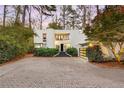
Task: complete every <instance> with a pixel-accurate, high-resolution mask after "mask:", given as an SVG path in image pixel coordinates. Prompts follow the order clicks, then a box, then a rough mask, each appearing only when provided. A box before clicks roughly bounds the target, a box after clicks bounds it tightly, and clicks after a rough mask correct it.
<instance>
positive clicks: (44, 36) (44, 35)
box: [43, 33, 46, 42]
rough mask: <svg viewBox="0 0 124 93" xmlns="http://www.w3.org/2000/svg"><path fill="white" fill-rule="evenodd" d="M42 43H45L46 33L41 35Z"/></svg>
mask: <svg viewBox="0 0 124 93" xmlns="http://www.w3.org/2000/svg"><path fill="white" fill-rule="evenodd" d="M43 42H46V33H43Z"/></svg>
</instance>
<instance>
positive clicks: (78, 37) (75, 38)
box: [34, 29, 86, 53]
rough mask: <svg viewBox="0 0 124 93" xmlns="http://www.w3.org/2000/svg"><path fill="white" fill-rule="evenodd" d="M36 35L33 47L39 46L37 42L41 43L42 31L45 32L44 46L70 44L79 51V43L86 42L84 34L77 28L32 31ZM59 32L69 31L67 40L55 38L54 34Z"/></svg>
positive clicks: (52, 46) (53, 46)
mask: <svg viewBox="0 0 124 93" xmlns="http://www.w3.org/2000/svg"><path fill="white" fill-rule="evenodd" d="M34 32H35V33H36V34H37V36H34V43H35V47H36V48H39V47H38V45H37V43H41V44H42V43H43V37H42V35H43V33H46V47H48V48H55V47H56V44H58V45H60V44H65V45H66V44H68V45H69V44H70V46H71V47H74V48H77V50H78V53H79V48H80V47H81V46H80V45H79V44H82V43H86V41H85V39H86V36H85V35H84V34H82V33H81V31H79V30H53V29H47V30H35V31H34ZM58 33H59V34H61V33H69V40H63V41H61V40H59V41H58V40H55V34H58Z"/></svg>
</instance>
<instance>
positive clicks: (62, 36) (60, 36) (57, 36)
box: [55, 34, 69, 40]
mask: <svg viewBox="0 0 124 93" xmlns="http://www.w3.org/2000/svg"><path fill="white" fill-rule="evenodd" d="M55 39H56V40H69V34H55Z"/></svg>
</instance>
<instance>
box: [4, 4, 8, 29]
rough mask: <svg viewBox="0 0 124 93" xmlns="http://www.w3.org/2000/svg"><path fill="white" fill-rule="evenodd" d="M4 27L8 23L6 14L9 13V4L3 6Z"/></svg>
mask: <svg viewBox="0 0 124 93" xmlns="http://www.w3.org/2000/svg"><path fill="white" fill-rule="evenodd" d="M3 10H4V11H3V27H5V23H6V14H7V5H4V8H3Z"/></svg>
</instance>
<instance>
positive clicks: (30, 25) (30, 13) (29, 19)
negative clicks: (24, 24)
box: [29, 6, 32, 29]
mask: <svg viewBox="0 0 124 93" xmlns="http://www.w3.org/2000/svg"><path fill="white" fill-rule="evenodd" d="M31 28H32V26H31V6H29V29H31Z"/></svg>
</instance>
